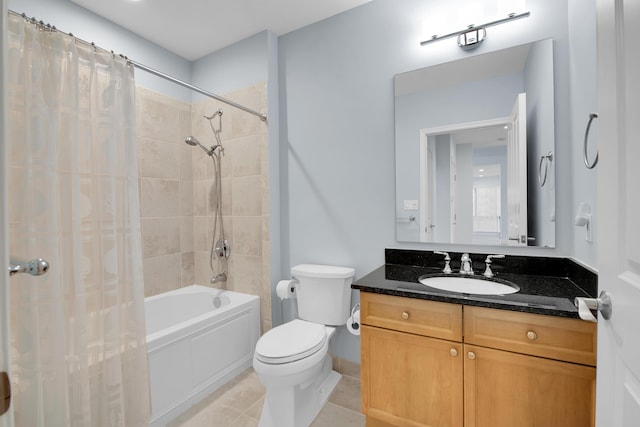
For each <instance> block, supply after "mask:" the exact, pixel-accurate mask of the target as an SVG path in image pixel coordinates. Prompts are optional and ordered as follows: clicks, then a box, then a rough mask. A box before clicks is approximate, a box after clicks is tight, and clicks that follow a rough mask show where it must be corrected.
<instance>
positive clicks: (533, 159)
mask: <svg viewBox="0 0 640 427" xmlns="http://www.w3.org/2000/svg"><path fill="white" fill-rule="evenodd" d="M552 53H553V42H552V41H551V40H546V41H544V42H541V43H536V44H534V45H533V46H532V48H531V51H530V52H529V58H528V60H527V64H526V66H525V71H524V81H525V88H526V92H527V160H528V173H527V176H528V183H529V185H528V202H529V206H528V218H529V228H528V234H529V235H530V236H533V237H535V238H536V241H535V245H536V246H555V242H556V236H555V233H554V230H555V229H556V226H555V225H556V224H555V198H554V197H553V196H554V194H555V193H554V189H555V185H556V182H555V167H556V163H555V162H556V161H557V159H556V158H555V157H554V161H553V162H552V163H551V165H550V166H549V167H548V174H547V180H546V182H545V185H544V187H541V186H540V179H539V172H540V156H543V155H547V153H549V152H552V153H553V152H555V143H556V142H555V141H554V121H553V118H554V99H553V64H552V63H551V61H552V59H551V58H553V56H552ZM533 141H535V143H532V142H533ZM543 167H544V166H543Z"/></svg>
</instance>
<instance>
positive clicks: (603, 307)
mask: <svg viewBox="0 0 640 427" xmlns="http://www.w3.org/2000/svg"><path fill="white" fill-rule="evenodd" d="M574 304H575V306H576V307H577V308H578V315H579V316H580V318H581V319H582V320H586V321H587V322H596V318H595V317H594V316H593V314H591V311H590V310H598V311H599V312H600V313H601V314H602V317H603V318H604V319H605V320H609V319H610V318H611V312H612V311H613V306H612V305H611V297H610V296H609V294H608V293H607V292H606V291H602V292H600V296H599V297H598V298H582V297H576V299H575V300H574Z"/></svg>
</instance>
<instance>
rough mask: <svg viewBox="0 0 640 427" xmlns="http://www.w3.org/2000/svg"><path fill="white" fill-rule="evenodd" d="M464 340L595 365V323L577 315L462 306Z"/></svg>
mask: <svg viewBox="0 0 640 427" xmlns="http://www.w3.org/2000/svg"><path fill="white" fill-rule="evenodd" d="M464 341H465V342H466V343H470V344H476V345H480V346H483V347H492V348H497V349H503V350H508V351H514V352H517V353H525V354H531V355H534V356H541V357H547V358H550V359H557V360H563V361H567V362H574V363H580V364H583V365H590V366H595V365H596V324H595V323H589V322H585V321H582V320H577V319H566V318H562V317H554V316H544V315H540V314H531V313H519V312H515V311H507V310H494V309H490V308H482V307H472V306H465V307H464Z"/></svg>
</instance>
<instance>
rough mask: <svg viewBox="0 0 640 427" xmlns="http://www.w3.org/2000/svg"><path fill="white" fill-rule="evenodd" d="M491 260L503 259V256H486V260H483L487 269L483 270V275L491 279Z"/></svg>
mask: <svg viewBox="0 0 640 427" xmlns="http://www.w3.org/2000/svg"><path fill="white" fill-rule="evenodd" d="M493 258H504V255H487V259H485V260H484V263H485V264H486V266H487V268H485V270H484V273H483V275H484V276H485V277H493V276H494V274H493V271H491V262H492V261H491V260H492V259H493Z"/></svg>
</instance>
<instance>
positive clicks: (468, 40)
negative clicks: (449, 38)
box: [458, 26, 487, 50]
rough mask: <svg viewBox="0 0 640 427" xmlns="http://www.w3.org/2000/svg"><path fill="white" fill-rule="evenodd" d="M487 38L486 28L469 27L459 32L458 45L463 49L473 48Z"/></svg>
mask: <svg viewBox="0 0 640 427" xmlns="http://www.w3.org/2000/svg"><path fill="white" fill-rule="evenodd" d="M486 38H487V30H485V29H484V28H476V27H471V26H470V27H469V30H467V31H465V32H464V33H460V34H458V46H460V48H461V49H463V50H473V49H476V48H477V47H479V46H480V45H481V44H482V42H483V41H484V39H486Z"/></svg>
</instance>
